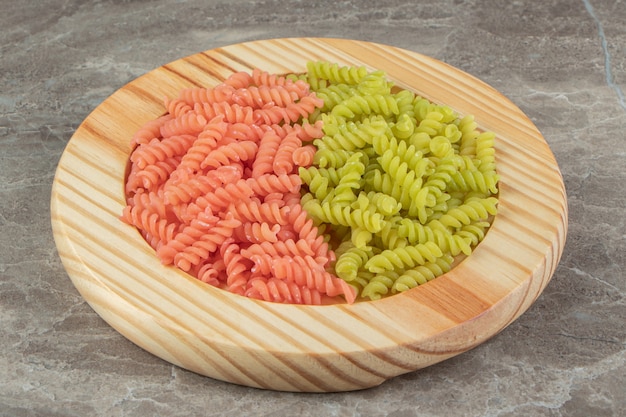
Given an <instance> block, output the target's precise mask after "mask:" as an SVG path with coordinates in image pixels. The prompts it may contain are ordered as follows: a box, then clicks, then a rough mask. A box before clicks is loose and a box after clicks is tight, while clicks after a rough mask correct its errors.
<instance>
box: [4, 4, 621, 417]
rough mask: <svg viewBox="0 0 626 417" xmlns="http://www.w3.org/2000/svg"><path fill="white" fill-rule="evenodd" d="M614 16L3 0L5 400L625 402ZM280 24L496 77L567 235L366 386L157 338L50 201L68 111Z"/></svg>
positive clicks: (297, 406)
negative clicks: (178, 348)
mask: <svg viewBox="0 0 626 417" xmlns="http://www.w3.org/2000/svg"><path fill="white" fill-rule="evenodd" d="M624 22H626V2H624V0H582V1H575V0H545V1H530V0H526V1H523V0H518V1H496V0H488V1H479V0H444V1H436V2H435V1H428V2H426V1H417V2H410V1H396V0H392V1H386V2H381V1H377V2H375V1H369V0H368V1H362V2H358V1H337V0H335V1H328V0H317V1H315V2H309V1H301V0H300V1H299V0H283V1H273V0H263V1H245V2H244V1H233V0H212V1H200V0H195V1H166V0H151V1H148V0H144V1H126V0H108V1H106V0H84V1H78V0H41V1H39V0H37V1H35V0H26V1H23V2H15V1H9V0H0V228H1V229H0V230H1V233H0V416H152V415H160V416H183V415H184V416H193V415H207V416H240V415H250V416H253V415H254V416H257V415H258V416H292V415H299V416H301V417H307V416H372V417H375V416H394V417H407V416H418V415H419V416H448V417H450V416H499V417H504V416H580V417H588V416H589V417H591V416H593V417H597V416H623V415H626V387H625V386H626V377H625V376H626V365H625V360H626V354H625V352H626V349H625V343H626V331H625V325H624V323H625V318H626V314H625V313H626V309H625V298H624V296H625V292H626V283H625V282H626V281H625V273H626V223H625V220H624V217H625V216H624V215H625V214H626V210H625V207H626V203H625V201H626V198H625V197H626V169H625V168H626V135H625V133H624V132H625V131H626V98H625V94H626V29H625V27H626V26H625V25H624ZM294 36H326V37H341V38H352V39H359V40H367V41H374V42H380V43H386V44H390V45H394V46H398V47H402V48H406V49H410V50H413V51H416V52H420V53H423V54H426V55H429V56H432V57H434V58H437V59H439V60H442V61H444V62H447V63H449V64H451V65H453V66H456V67H458V68H460V69H462V70H464V71H466V72H468V73H470V74H472V75H474V76H476V77H478V78H480V79H482V80H483V81H485V82H487V83H488V84H491V85H492V86H494V87H495V88H497V89H498V90H500V91H501V92H502V93H503V94H504V95H506V96H507V97H509V98H510V99H511V100H512V101H513V102H514V103H516V104H517V105H518V106H519V107H520V108H521V109H522V110H523V111H524V112H526V113H527V114H528V116H529V117H530V118H531V119H532V121H533V122H534V123H535V124H536V125H537V127H538V128H539V129H540V130H541V132H542V133H543V134H544V136H545V138H546V140H547V142H548V143H549V145H550V146H551V148H552V149H553V151H554V153H555V155H556V158H557V161H558V163H559V166H560V168H561V171H562V173H563V176H564V179H565V184H566V187H567V192H568V203H569V210H570V218H569V220H570V224H569V234H568V240H567V244H566V247H565V251H564V253H563V257H562V260H561V263H560V265H559V267H558V269H557V271H556V273H555V275H554V277H553V280H552V281H551V283H550V284H549V285H548V287H547V289H546V290H545V292H544V293H543V295H542V296H541V297H540V298H539V299H538V300H537V302H536V303H535V304H534V305H533V306H532V307H531V308H530V309H529V310H528V311H527V312H526V313H525V314H524V315H523V316H522V317H521V318H520V319H518V320H517V321H516V322H515V323H513V324H512V325H511V326H509V327H508V328H507V329H505V330H504V331H503V332H502V333H500V334H499V335H497V336H496V337H494V338H492V339H491V340H489V341H488V342H486V343H484V344H482V345H481V346H479V347H477V348H475V349H473V350H471V351H469V352H467V353H465V354H462V355H460V356H457V357H455V358H453V359H450V360H448V361H445V362H443V363H441V364H438V365H435V366H432V367H429V368H427V369H425V370H422V371H419V372H414V373H410V374H407V375H404V376H400V377H397V378H395V379H393V380H391V381H388V382H386V383H384V384H383V385H381V386H379V387H376V388H372V389H369V390H364V391H358V392H350V393H336V394H295V393H279V392H272V391H262V390H257V389H252V388H246V387H240V386H234V385H231V384H228V383H223V382H220V381H215V380H212V379H209V378H206V377H202V376H198V375H196V374H193V373H190V372H188V371H185V370H183V369H180V368H177V367H175V366H172V365H171V364H168V363H166V362H164V361H162V360H160V359H158V358H156V357H154V356H152V355H151V354H149V353H147V352H145V351H143V350H141V349H140V348H138V347H136V346H135V345H133V344H132V343H131V342H129V341H128V340H126V339H125V338H124V337H122V336H121V335H120V334H118V333H117V332H116V331H114V330H113V329H112V328H110V327H109V326H108V325H107V324H106V323H105V322H103V321H102V320H101V319H100V318H99V316H97V315H96V314H95V313H94V312H93V310H91V308H90V307H89V306H88V305H87V304H86V303H85V302H84V301H83V299H82V298H81V297H80V295H79V294H78V292H77V291H76V290H75V288H74V287H73V285H72V283H71V281H70V279H69V278H68V276H67V274H66V273H65V271H64V269H63V266H62V265H61V262H60V260H59V257H58V254H57V252H56V249H55V245H54V241H53V237H52V231H51V227H50V215H49V209H50V206H49V201H50V191H51V185H52V181H53V176H54V172H55V168H56V164H57V162H58V160H59V157H60V155H61V153H62V152H63V149H64V147H65V145H66V144H67V142H68V140H69V139H70V137H71V135H72V133H73V132H74V130H75V129H76V127H77V126H78V125H79V124H80V123H81V121H82V120H83V119H84V118H85V117H87V115H88V114H89V113H90V112H91V111H92V110H93V109H94V108H95V107H96V106H98V104H100V103H101V102H102V100H104V99H105V98H106V97H107V96H109V95H110V94H112V93H113V92H114V91H116V90H117V89H118V88H120V87H121V86H123V85H124V84H126V83H127V82H129V81H131V80H133V79H134V78H136V77H137V76H140V75H142V74H144V73H146V72H148V71H150V70H152V69H154V68H156V67H158V66H160V65H162V64H165V63H167V62H170V61H172V60H175V59H177V58H180V57H183V56H187V55H190V54H193V53H196V52H200V51H203V50H207V49H211V48H214V47H218V46H223V45H227V44H231V43H236V42H241V41H247V40H254V39H262V38H275V37H294Z"/></svg>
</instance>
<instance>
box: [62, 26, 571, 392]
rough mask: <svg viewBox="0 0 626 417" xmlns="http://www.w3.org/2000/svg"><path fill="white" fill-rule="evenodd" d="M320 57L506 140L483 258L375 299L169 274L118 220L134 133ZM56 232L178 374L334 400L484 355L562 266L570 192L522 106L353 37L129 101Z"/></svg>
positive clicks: (276, 47) (84, 165)
mask: <svg viewBox="0 0 626 417" xmlns="http://www.w3.org/2000/svg"><path fill="white" fill-rule="evenodd" d="M308 60H328V61H332V62H337V63H340V64H342V65H365V66H367V67H368V68H370V69H381V70H384V71H385V72H386V73H387V75H388V76H389V78H391V79H393V80H394V81H395V82H396V83H397V84H398V85H400V86H402V87H405V88H410V89H412V90H413V91H415V92H417V93H418V94H420V95H422V96H424V97H426V98H428V99H430V100H432V101H435V102H439V103H444V104H447V105H449V106H451V107H452V108H454V109H455V110H456V111H458V112H459V113H460V114H473V115H475V117H476V121H477V122H478V124H479V127H480V128H481V129H484V130H491V131H494V132H496V134H497V141H496V145H495V146H496V152H497V154H496V158H497V159H496V161H497V169H498V171H499V174H500V175H501V182H500V205H499V213H498V215H497V216H496V218H495V220H494V223H493V225H492V227H491V229H490V231H489V232H488V234H487V236H486V238H485V240H484V241H483V242H482V243H481V244H480V245H479V246H478V248H477V249H476V250H475V252H474V253H473V254H472V255H471V256H470V257H468V258H466V259H465V260H464V261H463V262H461V263H460V264H459V265H458V266H456V267H455V268H454V269H453V270H452V271H451V272H449V273H448V274H446V275H444V276H442V277H439V278H437V279H435V280H434V281H431V282H429V283H428V284H426V285H423V286H420V287H418V288H416V289H413V290H410V291H407V292H405V293H402V294H399V295H394V296H392V297H388V298H385V299H382V300H379V301H375V302H371V301H370V302H359V303H356V304H354V305H345V304H337V305H328V306H295V305H282V304H273V303H268V302H261V301H255V300H251V299H247V298H244V297H240V296H237V295H233V294H229V293H226V292H224V291H222V290H219V289H216V288H213V287H210V286H208V285H206V284H203V283H202V282H199V281H198V280H196V279H194V278H191V277H189V276H187V275H186V274H184V273H182V272H180V271H178V270H175V269H173V268H165V267H163V266H161V264H160V263H159V261H158V259H157V258H156V256H155V254H154V252H153V250H152V249H151V248H150V247H149V246H148V245H147V244H146V242H145V241H144V240H143V239H142V238H141V236H140V235H139V233H137V231H136V230H134V229H133V228H132V227H131V226H128V225H126V224H124V223H122V222H121V221H120V220H119V216H120V214H121V212H122V208H123V207H124V193H123V181H124V173H125V169H126V162H127V159H128V156H129V153H130V145H129V140H130V138H131V136H132V134H133V133H134V132H135V131H136V130H137V129H138V128H139V127H140V126H141V125H142V124H143V123H145V122H146V121H148V120H151V119H154V118H155V117H157V116H159V115H160V114H162V113H163V112H164V108H163V105H162V99H163V97H165V96H169V97H172V96H175V95H177V94H178V92H179V91H180V90H181V89H182V88H185V87H189V86H212V85H215V84H216V83H218V82H220V81H222V80H223V79H224V78H226V77H227V76H228V75H230V74H231V73H232V72H234V71H240V70H246V71H249V70H251V69H252V68H255V67H257V68H261V69H264V70H267V71H270V72H277V73H286V72H302V71H305V70H306V67H305V65H306V62H307V61H308ZM51 203H52V213H51V215H52V225H53V230H54V237H55V240H56V244H57V247H58V251H59V254H60V257H61V259H62V261H63V263H64V266H65V268H66V270H67V272H68V274H69V276H70V278H71V279H72V281H73V283H74V285H75V286H76V288H77V289H78V291H79V292H80V293H81V295H82V296H83V297H84V298H85V300H87V302H88V303H89V304H90V305H91V306H92V307H93V309H94V310H95V311H96V312H97V313H98V314H99V315H100V316H101V317H102V318H103V319H104V320H106V321H107V322H108V323H109V324H110V325H111V326H113V327H114V328H115V329H117V330H118V331H119V332H120V333H121V334H123V335H124V336H126V337H127V338H128V339H130V340H132V341H133V342H134V343H136V344H137V345H139V346H141V347H142V348H144V349H146V350H147V351H149V352H151V353H153V354H155V355H157V356H159V357H161V358H163V359H164V360H166V361H169V362H171V363H173V364H176V365H178V366H181V367H183V368H186V369H189V370H191V371H194V372H197V373H200V374H203V375H207V376H210V377H212V378H216V379H220V380H223V381H229V382H232V383H236V384H242V385H247V386H252V387H260V388H268V389H274V390H287V391H307V392H315V391H322V392H329V391H346V390H355V389H363V388H368V387H372V386H375V385H378V384H380V383H381V382H383V381H385V380H387V379H389V378H391V377H394V376H396V375H400V374H403V373H406V372H411V371H415V370H418V369H420V368H423V367H426V366H428V365H431V364H434V363H437V362H439V361H442V360H444V359H447V358H450V357H452V356H454V355H457V354H460V353H462V352H465V351H467V350H468V349H471V348H473V347H475V346H477V345H479V344H480V343H482V342H484V341H485V340H487V339H489V338H490V337H492V336H494V335H495V334H497V333H498V332H500V331H501V330H503V329H504V328H505V327H506V326H507V325H509V324H510V323H511V322H513V321H514V320H515V319H516V318H517V317H519V315H521V314H522V313H523V312H524V311H526V310H527V309H528V307H529V306H530V305H531V304H532V303H533V302H534V301H535V300H536V299H537V297H538V296H539V295H540V294H541V292H542V291H543V289H544V288H545V286H546V285H547V284H548V282H549V280H550V278H551V276H552V274H553V272H554V270H555V268H556V266H557V263H558V261H559V258H560V256H561V252H562V250H563V245H564V241H565V236H566V230H567V205H566V196H565V188H564V185H563V181H562V178H561V174H560V172H559V169H558V166H557V164H556V161H555V159H554V156H553V154H552V152H551V151H550V149H549V147H548V145H547V144H546V142H545V141H544V139H543V138H542V136H541V134H540V133H539V131H538V130H537V128H536V127H535V126H534V125H533V124H532V122H531V121H530V120H529V119H528V118H527V117H526V116H525V115H524V114H523V113H522V111H520V110H519V109H518V108H517V107H516V106H515V105H514V104H513V103H511V102H510V101H509V100H508V99H506V98H505V97H503V96H502V95H501V94H500V93H498V92H497V91H496V90H494V89H493V88H491V87H490V86H488V85H486V84H484V83H483V82H481V81H479V80H477V79H475V78H473V77H472V76H470V75H468V74H466V73H464V72H462V71H459V70H457V69H455V68H453V67H450V66H448V65H446V64H444V63H442V62H439V61H436V60H433V59H431V58H428V57H425V56H422V55H420V54H417V53H413V52H409V51H406V50H401V49H396V48H393V47H389V46H384V45H379V44H372V43H365V42H356V41H349V40H340V39H319V38H297V39H295V38H294V39H277V40H264V41H256V42H250V43H244V44H237V45H232V46H228V47H223V48H218V49H214V50H210V51H206V52H203V53H199V54H196V55H193V56H190V57H187V58H183V59H180V60H178V61H175V62H172V63H170V64H167V65H165V66H163V67H161V68H158V69H156V70H154V71H151V72H149V73H148V74H146V75H144V76H142V77H140V78H138V79H136V80H135V81H133V82H131V83H129V84H128V85H126V86H124V87H123V88H121V89H120V90H119V91H117V92H115V93H114V94H113V95H112V96H111V97H109V98H108V99H107V100H105V101H104V102H103V103H102V104H101V105H100V106H98V108H96V109H95V110H94V111H93V113H92V114H91V115H90V116H89V117H88V118H87V119H86V120H85V121H84V122H83V123H82V124H81V125H80V127H79V128H78V129H77V131H76V133H75V134H74V136H73V137H72V139H71V140H70V142H69V143H68V145H67V148H66V150H65V152H64V154H63V156H62V158H61V160H60V162H59V166H58V170H57V173H56V178H55V181H54V187H53V192H52V202H51Z"/></svg>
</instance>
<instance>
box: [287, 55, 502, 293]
mask: <svg viewBox="0 0 626 417" xmlns="http://www.w3.org/2000/svg"><path fill="white" fill-rule="evenodd" d="M307 70H308V71H307V73H305V74H302V75H293V76H292V77H294V78H300V79H304V80H305V81H307V82H308V83H309V84H310V86H311V89H312V90H313V91H315V92H316V94H317V95H318V97H320V98H322V99H323V100H324V106H323V107H322V108H321V109H318V111H316V112H315V113H314V114H313V115H312V116H311V117H309V119H308V122H310V123H315V122H317V121H319V120H321V121H323V133H324V136H323V137H322V138H320V139H316V140H315V141H314V142H313V144H314V145H315V146H316V147H317V152H316V154H315V160H314V164H313V166H311V167H309V168H300V171H299V174H300V177H301V178H302V181H303V189H304V190H305V192H304V194H303V196H302V205H303V207H304V208H305V210H306V211H307V212H308V213H309V215H310V216H311V217H312V218H313V219H314V221H315V224H316V225H317V226H318V227H319V228H320V231H321V232H322V233H324V234H325V235H326V236H327V238H328V242H329V244H330V245H331V247H332V248H333V250H334V251H335V255H336V261H335V263H334V271H333V272H334V273H335V274H336V275H337V276H338V277H340V278H342V279H344V280H345V281H347V282H348V283H349V284H350V285H352V286H354V287H355V288H356V289H357V290H358V292H359V295H360V296H361V297H365V298H369V299H372V300H375V299H379V298H381V297H383V296H385V295H388V294H395V293H398V292H402V291H405V290H408V289H411V288H414V287H416V286H418V285H420V284H423V283H426V282H427V281H429V280H432V279H434V278H435V277H437V276H439V275H442V274H443V273H445V272H447V271H449V270H450V268H451V265H452V264H453V262H454V257H456V256H457V255H459V254H464V255H469V254H470V253H471V251H472V250H473V248H475V246H476V245H477V244H478V243H479V242H480V241H481V240H482V239H483V238H484V236H485V233H486V231H487V229H488V228H489V226H490V224H491V223H490V221H491V219H493V216H494V215H495V214H496V211H497V203H498V200H497V193H498V174H497V173H496V163H495V150H494V140H495V135H494V134H493V133H492V132H481V131H479V130H478V129H477V124H476V123H475V121H474V118H473V116H471V115H465V116H463V117H460V116H459V115H457V114H456V113H455V112H454V111H453V110H452V109H451V108H450V107H447V106H445V105H440V104H435V103H433V102H430V101H429V100H427V99H425V98H422V97H420V96H419V95H416V94H415V93H413V92H411V91H409V90H405V89H399V88H394V85H393V83H392V82H390V81H389V80H388V79H387V76H386V74H385V73H384V72H382V71H368V70H367V69H366V68H365V67H347V66H339V65H337V64H333V63H329V62H309V64H308V67H307Z"/></svg>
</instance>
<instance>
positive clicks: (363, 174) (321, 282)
mask: <svg viewBox="0 0 626 417" xmlns="http://www.w3.org/2000/svg"><path fill="white" fill-rule="evenodd" d="M164 106H165V108H166V111H167V113H166V114H165V115H164V116H161V117H159V118H157V119H155V120H153V121H149V122H147V123H146V124H145V125H144V126H142V127H141V128H140V129H139V130H138V131H137V133H136V134H135V135H134V137H133V138H132V140H131V144H132V146H133V147H134V149H133V152H132V153H131V156H130V163H131V168H130V172H129V175H128V178H127V182H126V195H127V206H126V207H125V209H124V211H123V213H122V216H121V217H122V219H123V220H124V221H125V222H127V223H129V224H131V225H133V226H135V227H136V228H137V229H138V230H139V231H140V233H141V234H142V236H143V237H144V238H145V239H146V241H147V242H148V243H149V244H150V245H151V246H152V247H153V248H154V249H155V251H156V254H157V256H158V257H159V258H160V260H161V262H162V263H163V264H165V265H172V266H175V267H177V268H180V269H181V270H183V271H185V272H187V273H189V274H191V275H192V276H194V277H196V278H197V279H199V280H201V281H203V282H206V283H207V284H210V285H214V286H216V287H219V288H221V289H224V290H228V291H231V292H233V293H236V294H239V295H243V296H248V297H251V298H256V299H260V300H265V301H272V302H283V303H304V304H322V303H326V302H336V299H337V297H343V299H344V300H345V301H347V302H349V303H352V302H354V301H355V300H356V299H357V298H369V299H372V300H376V299H378V298H381V297H383V296H385V295H388V294H395V293H398V292H402V291H406V290H409V289H411V288H414V287H416V286H418V285H421V284H424V283H426V282H427V281H430V280H432V279H434V278H436V277H437V276H440V275H442V274H443V273H445V272H447V271H449V270H450V268H451V267H452V265H453V262H454V257H456V256H457V255H459V254H464V255H469V254H470V253H471V252H472V250H473V248H474V247H475V246H476V245H477V244H478V243H479V242H480V241H481V240H482V239H483V238H484V236H485V233H486V231H487V229H488V227H489V226H490V220H491V219H492V218H493V216H494V215H495V214H496V211H497V197H496V196H497V192H498V188H497V187H498V178H499V177H498V175H497V173H496V170H495V152H494V147H493V145H494V141H495V136H494V135H493V133H491V132H480V131H478V129H477V124H476V123H475V121H474V119H473V117H472V116H465V117H462V118H460V117H459V116H458V115H457V114H456V113H455V112H454V111H452V109H450V108H449V107H446V106H443V105H437V104H435V103H431V102H430V101H428V100H426V99H424V98H422V97H420V96H418V95H416V94H414V93H412V92H410V91H408V90H400V89H396V88H394V86H393V83H391V82H390V81H389V80H387V79H386V76H385V74H384V73H383V72H382V71H368V70H367V69H365V68H364V67H341V66H339V65H338V64H332V63H329V62H309V63H308V65H307V72H306V73H304V74H288V75H286V76H281V75H277V74H270V73H267V72H264V71H262V70H260V69H254V70H253V71H251V72H250V73H246V72H238V73H235V74H233V75H232V76H230V77H229V78H228V79H226V80H224V82H222V83H221V84H219V85H217V86H215V87H213V88H189V89H185V90H183V91H181V92H180V94H179V96H178V97H176V98H174V99H167V100H165V103H164Z"/></svg>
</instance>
